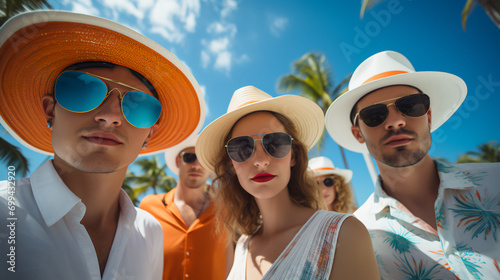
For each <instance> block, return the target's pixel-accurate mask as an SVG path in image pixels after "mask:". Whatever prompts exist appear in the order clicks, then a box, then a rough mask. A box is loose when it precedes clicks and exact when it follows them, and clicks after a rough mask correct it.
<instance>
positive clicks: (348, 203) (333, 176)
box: [309, 157, 356, 213]
mask: <svg viewBox="0 0 500 280" xmlns="http://www.w3.org/2000/svg"><path fill="white" fill-rule="evenodd" d="M309 170H310V171H311V172H312V176H313V177H314V180H315V181H316V183H317V184H318V186H319V187H320V189H321V194H322V197H323V201H324V202H325V205H326V207H327V209H328V211H335V212H339V213H353V212H354V210H355V207H356V206H355V205H354V201H353V194H352V189H351V185H350V184H349V182H350V181H351V179H352V171H351V170H349V169H340V168H335V166H334V165H333V162H332V161H331V160H330V159H329V158H327V157H315V158H312V159H310V160H309Z"/></svg>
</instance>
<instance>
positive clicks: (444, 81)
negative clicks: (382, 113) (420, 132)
mask: <svg viewBox="0 0 500 280" xmlns="http://www.w3.org/2000/svg"><path fill="white" fill-rule="evenodd" d="M393 85H408V86H412V87H416V88H418V89H420V90H421V91H422V92H423V93H425V94H427V95H428V96H429V98H430V103H431V111H432V121H431V132H432V131H434V130H436V129H437V128H438V127H440V126H441V125H442V124H443V123H444V122H445V121H446V120H448V119H449V118H450V117H451V116H452V115H453V113H455V111H456V110H457V109H458V108H459V107H460V105H461V104H462V102H463V101H464V99H465V96H466V95H467V86H466V85H465V82H464V81H463V80H462V79H461V78H459V77H457V76H455V75H452V74H449V73H444V72H430V71H422V72H416V71H415V69H414V68H413V66H412V65H411V63H410V61H409V60H408V59H407V58H406V57H404V56H403V55H402V54H400V53H398V52H394V51H383V52H380V53H377V54H374V55H372V56H371V57H369V58H368V59H366V60H365V61H363V62H362V63H361V64H360V65H359V66H358V68H356V70H355V71H354V73H353V74H352V78H351V80H350V81H349V91H347V92H346V93H344V94H342V95H341V96H340V97H338V98H337V99H335V101H334V102H333V103H332V105H330V108H328V110H327V112H326V115H325V122H326V129H327V130H328V133H329V134H330V136H331V137H332V138H333V140H335V142H337V143H338V144H339V145H341V146H342V147H344V148H346V149H349V150H351V151H354V152H358V153H368V149H367V148H366V145H365V144H360V143H359V142H358V141H357V140H356V138H354V136H353V135H352V132H351V127H352V123H351V118H350V114H351V110H352V108H353V107H354V105H355V104H356V103H357V102H358V101H359V100H360V99H361V98H362V97H363V96H365V95H366V94H368V93H370V92H372V91H374V90H377V89H380V88H383V87H387V86H393Z"/></svg>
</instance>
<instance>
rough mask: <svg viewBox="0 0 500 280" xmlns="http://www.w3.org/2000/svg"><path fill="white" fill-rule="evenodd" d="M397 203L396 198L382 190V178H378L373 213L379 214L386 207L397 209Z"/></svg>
mask: <svg viewBox="0 0 500 280" xmlns="http://www.w3.org/2000/svg"><path fill="white" fill-rule="evenodd" d="M396 203H397V201H396V200H395V199H394V198H392V197H390V196H389V195H387V194H386V193H385V191H384V189H382V178H381V177H380V176H378V178H377V182H376V183H375V192H374V196H373V205H372V211H373V212H374V213H379V212H380V211H382V210H384V209H385V208H386V207H391V206H392V207H395V206H396Z"/></svg>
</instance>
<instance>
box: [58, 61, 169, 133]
mask: <svg viewBox="0 0 500 280" xmlns="http://www.w3.org/2000/svg"><path fill="white" fill-rule="evenodd" d="M103 80H106V81H111V82H114V83H116V84H119V85H123V86H126V87H129V88H131V89H133V90H131V91H128V92H125V93H122V92H121V91H120V90H118V89H117V88H113V89H111V90H108V86H107V85H106V83H104V81H103ZM113 90H117V91H118V92H119V93H120V99H121V108H122V113H123V116H124V117H125V119H126V120H127V122H129V123H130V124H131V125H133V126H135V127H138V128H149V127H151V126H153V125H154V124H155V123H156V122H157V121H158V119H159V118H160V114H161V103H160V101H159V100H158V99H156V98H155V97H154V96H152V95H149V94H147V93H145V92H142V91H140V90H138V89H136V88H134V87H131V86H128V85H126V84H123V83H120V82H117V81H113V80H111V79H108V78H105V77H101V76H97V75H94V74H90V73H84V72H79V71H67V72H63V73H61V74H60V75H59V77H58V78H57V80H56V86H55V91H54V92H55V98H56V101H57V102H58V103H59V104H60V105H61V106H62V107H63V108H64V109H66V110H68V111H71V112H74V113H86V112H90V111H92V110H94V109H96V108H97V107H99V105H101V104H102V103H103V102H104V100H106V98H107V97H108V96H109V95H110V93H111V92H112V91H113Z"/></svg>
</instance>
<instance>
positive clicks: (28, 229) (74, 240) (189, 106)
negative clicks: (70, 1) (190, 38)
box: [0, 11, 205, 280]
mask: <svg viewBox="0 0 500 280" xmlns="http://www.w3.org/2000/svg"><path fill="white" fill-rule="evenodd" d="M0 85H1V86H0V100H1V101H0V123H1V124H2V125H3V126H4V127H5V129H6V130H7V131H8V132H9V133H10V134H11V135H12V136H13V137H14V138H15V139H17V140H18V141H19V142H20V143H21V144H23V145H24V146H26V147H27V148H30V149H32V150H34V151H37V152H39V153H42V154H46V155H53V156H54V159H53V160H49V161H47V162H46V163H44V164H43V165H42V166H41V167H39V168H38V169H37V170H36V171H34V172H33V173H32V174H31V177H30V178H15V170H11V168H9V171H12V174H11V177H9V181H3V182H0V220H2V221H4V223H8V225H9V227H7V226H6V224H3V225H2V226H0V262H1V265H0V279H73V280H75V279H82V280H83V279H85V280H88V279H93V280H94V279H95V280H98V279H155V280H159V279H161V275H162V265H163V252H162V248H163V246H162V244H163V241H162V239H163V238H162V237H163V236H162V229H161V226H160V224H159V223H158V221H156V219H154V217H153V216H151V215H150V214H149V213H147V212H146V211H143V210H141V209H138V208H135V207H134V205H133V204H132V201H131V200H130V198H129V197H128V196H127V194H126V193H125V192H124V191H123V190H122V189H121V186H122V184H123V180H124V178H125V175H126V172H127V168H128V166H129V165H130V164H131V163H132V162H133V161H134V160H135V159H136V158H137V156H138V155H139V154H141V155H148V154H153V153H158V152H163V150H164V149H167V148H169V147H172V146H175V145H177V144H178V143H180V142H182V141H183V140H184V139H186V138H188V137H189V136H190V135H192V134H194V135H196V134H197V133H198V131H199V130H200V129H201V126H202V125H203V121H204V117H205V111H204V110H205V104H204V100H203V95H202V93H201V90H200V87H199V85H198V83H197V82H196V80H195V79H194V77H193V76H192V74H191V73H190V72H189V70H188V69H187V67H186V66H184V65H183V64H182V63H181V62H180V60H179V59H178V58H176V57H175V56H174V55H172V54H171V53H170V52H168V51H167V50H166V49H164V48H163V47H161V46H160V45H158V44H156V43H155V42H153V41H151V40H150V39H148V38H146V37H145V36H143V35H141V34H139V33H137V32H135V31H133V30H131V29H129V28H127V27H124V26H122V25H120V24H117V23H115V22H112V21H109V20H106V19H103V18H98V17H94V16H88V15H83V14H77V13H71V12H63V11H36V12H29V13H24V14H21V15H18V16H16V17H13V18H12V19H10V20H9V21H7V22H6V23H5V24H4V25H3V26H2V27H1V29H0ZM15 179H17V180H15Z"/></svg>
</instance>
